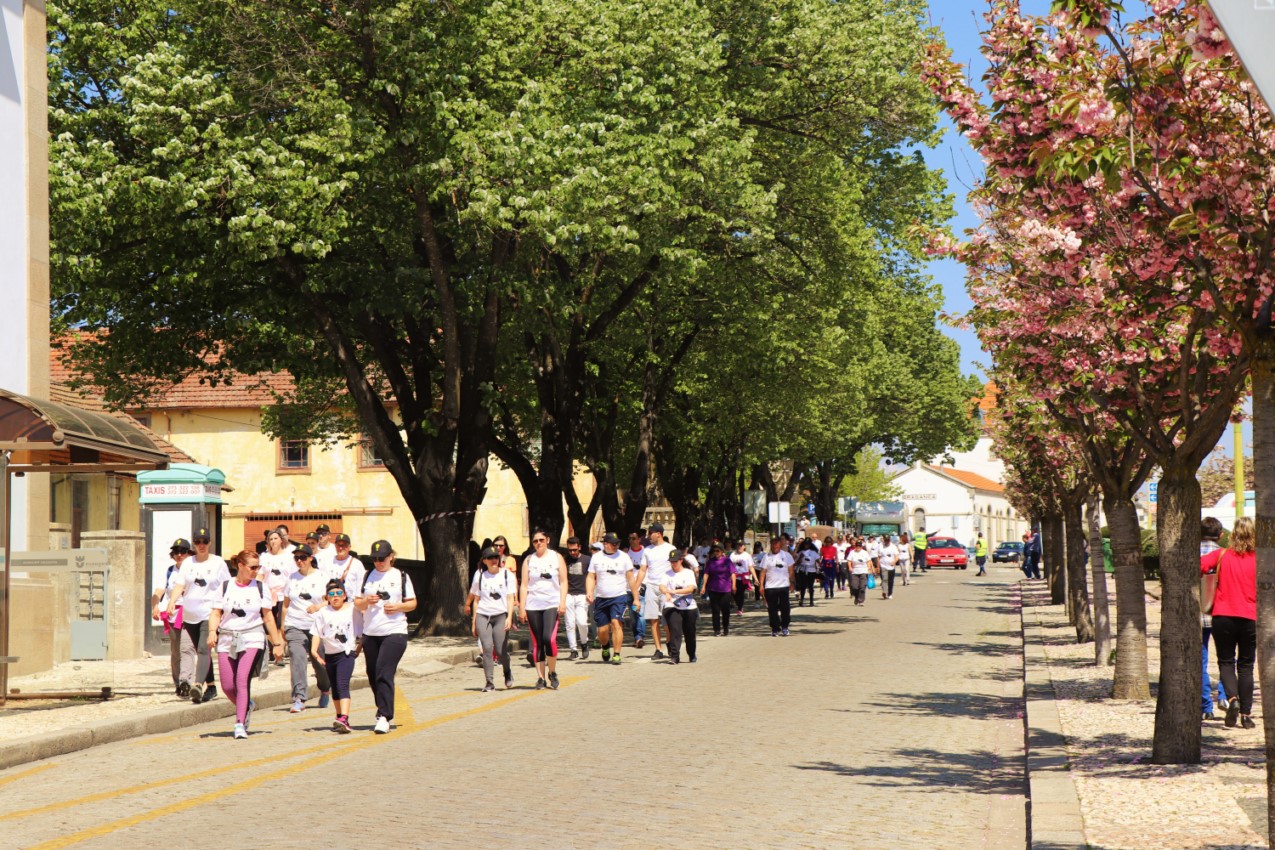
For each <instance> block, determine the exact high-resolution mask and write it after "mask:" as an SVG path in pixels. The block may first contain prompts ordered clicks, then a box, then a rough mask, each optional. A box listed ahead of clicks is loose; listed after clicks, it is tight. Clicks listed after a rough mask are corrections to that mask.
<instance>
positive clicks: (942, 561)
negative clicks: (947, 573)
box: [925, 537, 970, 570]
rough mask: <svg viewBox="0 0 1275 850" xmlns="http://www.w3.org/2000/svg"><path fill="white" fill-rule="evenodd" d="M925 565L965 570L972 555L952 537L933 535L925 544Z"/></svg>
mask: <svg viewBox="0 0 1275 850" xmlns="http://www.w3.org/2000/svg"><path fill="white" fill-rule="evenodd" d="M925 565H926V566H927V567H931V568H933V567H951V568H952V569H954V570H964V569H968V568H969V565H970V555H969V552H966V551H965V547H964V546H962V545H961V544H960V543H957V542H956V541H955V540H953V539H952V538H950V537H931V538H930V539H929V542H928V543H927V544H926V546H925Z"/></svg>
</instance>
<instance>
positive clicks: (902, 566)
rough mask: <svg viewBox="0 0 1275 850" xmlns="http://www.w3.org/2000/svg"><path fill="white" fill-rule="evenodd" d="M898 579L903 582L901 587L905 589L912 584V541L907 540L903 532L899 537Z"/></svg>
mask: <svg viewBox="0 0 1275 850" xmlns="http://www.w3.org/2000/svg"><path fill="white" fill-rule="evenodd" d="M898 548H899V561H898V563H899V578H900V579H902V580H903V586H904V587H907V586H908V585H909V584H911V583H912V578H911V577H912V570H911V567H912V541H911V540H909V539H908V533H907V532H906V531H905V532H903V533H902V534H900V535H899V547H898Z"/></svg>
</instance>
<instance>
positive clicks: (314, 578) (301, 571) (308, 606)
mask: <svg viewBox="0 0 1275 850" xmlns="http://www.w3.org/2000/svg"><path fill="white" fill-rule="evenodd" d="M292 560H293V561H295V562H296V567H297V571H296V572H294V573H293V574H292V575H291V576H289V577H288V584H287V587H286V588H285V589H284V597H283V639H284V641H285V642H286V643H287V644H288V662H289V664H290V665H291V670H290V672H291V674H292V708H291V709H290V711H291V713H293V714H300V713H301V712H303V711H305V698H306V694H307V692H308V691H309V684H308V682H307V681H306V673H305V668H306V662H307V661H309V662H310V665H311V666H312V667H313V668H314V682H315V684H316V685H318V687H319V708H327V707H328V700H329V698H330V697H331V694H330V693H329V691H331V689H332V683H331V682H330V681H328V668H327V666H326V665H325V664H324V663H323V660H322V659H314V658H312V657H311V655H312V653H310V652H309V651H308V650H309V648H310V644H311V643H313V641H314V615H315V614H317V613H318V612H319V611H320V610H322V609H323V607H324V593H325V590H324V588H326V587H327V584H328V575H327V573H325V572H323V570H321V569H319V567H318V566H317V565H316V564H315V562H314V553H313V552H312V551H311V550H310V547H309V545H301V546H298V547H297V548H296V549H293V550H292Z"/></svg>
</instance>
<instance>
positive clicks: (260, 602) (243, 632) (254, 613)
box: [208, 549, 283, 738]
mask: <svg viewBox="0 0 1275 850" xmlns="http://www.w3.org/2000/svg"><path fill="white" fill-rule="evenodd" d="M230 561H231V563H232V564H234V567H235V579H234V581H227V582H225V583H224V584H221V585H218V587H217V592H218V599H217V601H216V602H215V603H214V604H213V607H212V611H211V613H210V614H209V616H208V649H209V650H213V649H215V650H216V651H217V669H218V672H219V673H220V674H221V686H222V687H223V688H224V689H225V691H226V697H227V699H229V700H230V701H231V702H233V703H234V704H235V728H234V731H233V733H232V734H233V736H234V737H235V738H247V737H248V728H249V725H250V724H251V723H252V709H253V703H252V678H253V670H254V668H255V667H256V663H257V656H258V655H260V654H261V653H263V652H264V651H265V649H266V636H265V635H264V634H262V632H261V627H262V626H263V625H264V626H265V628H266V633H267V634H269V636H270V645H271V646H272V647H274V657H275V658H276V659H278V658H282V657H283V639H282V638H281V637H280V635H279V629H278V627H277V626H276V625H275V621H274V616H273V615H272V614H271V613H270V608H271V605H270V597H269V596H268V595H267V594H266V591H265V588H264V587H263V586H262V584H261V582H259V581H257V573H258V572H259V571H260V569H261V564H260V562H259V560H258V559H257V553H256V552H251V551H248V550H247V549H245V550H244V551H242V552H240V553H239V554H238V555H235V556H234V557H233V558H231V559H230Z"/></svg>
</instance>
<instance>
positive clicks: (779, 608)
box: [766, 587, 792, 632]
mask: <svg viewBox="0 0 1275 850" xmlns="http://www.w3.org/2000/svg"><path fill="white" fill-rule="evenodd" d="M766 613H767V615H768V616H769V617H770V630H771V631H772V632H777V631H779V630H780V629H786V628H788V624H789V623H790V622H792V600H790V599H789V598H788V588H786V587H768V588H766Z"/></svg>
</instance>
